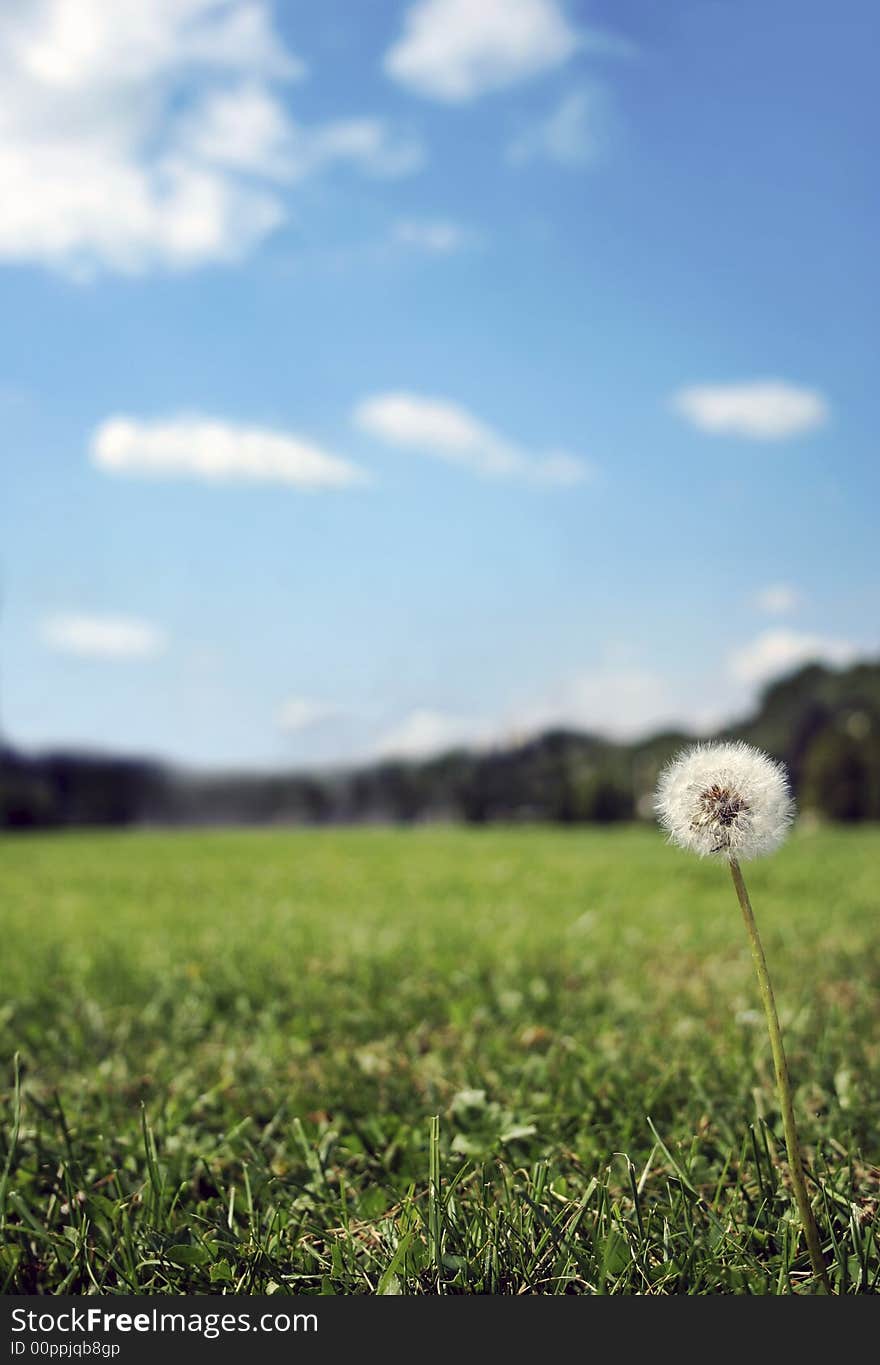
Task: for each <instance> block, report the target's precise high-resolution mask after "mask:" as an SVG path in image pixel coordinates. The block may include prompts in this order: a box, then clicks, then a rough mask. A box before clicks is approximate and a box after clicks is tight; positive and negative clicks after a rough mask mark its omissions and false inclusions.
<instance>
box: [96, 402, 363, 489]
mask: <svg viewBox="0 0 880 1365" xmlns="http://www.w3.org/2000/svg"><path fill="white" fill-rule="evenodd" d="M91 459H92V463H93V464H94V465H95V466H96V467H97V468H98V469H101V470H103V471H104V472H105V473H108V474H127V475H135V476H142V477H149V478H156V479H177V478H190V479H202V480H206V481H208V482H212V483H226V482H232V481H236V482H242V481H247V482H256V483H282V484H289V485H291V486H293V487H295V488H302V489H316V488H348V487H350V486H352V485H354V484H360V483H364V482H366V477H367V476H366V474H365V473H364V472H363V471H362V470H360V469H358V468H357V466H355V465H353V464H350V463H349V462H348V460H343V459H341V458H340V457H339V456H338V455H331V454H330V453H328V452H327V451H325V450H322V449H321V447H320V446H317V445H314V444H313V443H312V442H310V441H306V440H304V439H303V438H302V437H300V436H294V435H292V434H290V433H288V432H280V431H272V430H268V429H266V428H265V427H249V426H238V425H236V424H234V423H231V422H221V421H214V420H210V419H207V418H198V417H176V418H171V419H170V420H168V421H159V422H142V421H138V420H137V419H135V418H131V417H111V418H109V419H108V420H107V421H105V422H102V423H101V425H100V426H99V427H98V428H97V429H96V431H95V432H94V433H93V436H92V441H91Z"/></svg>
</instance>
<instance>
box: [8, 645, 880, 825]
mask: <svg viewBox="0 0 880 1365" xmlns="http://www.w3.org/2000/svg"><path fill="white" fill-rule="evenodd" d="M713 738H719V739H745V740H748V741H749V742H750V743H752V744H757V745H759V746H760V747H761V748H762V749H765V750H766V751H767V752H768V753H770V754H772V755H773V756H774V757H776V758H780V759H782V760H783V761H784V762H785V764H786V765H787V767H788V770H789V772H790V774H791V778H792V782H793V785H794V789H795V793H796V795H797V797H798V802H799V805H800V808H801V810H803V811H806V810H812V811H815V812H816V813H817V814H819V815H821V816H823V817H825V818H828V819H833V820H877V819H880V663H863V664H858V665H856V666H854V667H852V668H848V669H843V670H837V669H829V668H825V667H822V666H820V665H818V664H815V665H810V666H808V667H806V668H802V669H800V670H799V671H797V672H795V673H792V674H791V675H790V676H788V677H785V678H782V679H780V680H779V681H778V682H775V683H773V684H772V685H771V686H770V687H768V688H767V689H766V691H765V692H764V694H763V695H762V697H761V700H760V704H759V706H758V708H757V710H756V711H755V713H754V715H752V716H749V717H748V718H746V719H745V720H744V721H742V722H741V723H738V724H735V725H732V726H730V727H728V728H727V729H725V730H723V731H721V732H719V733H718V734H717V735H715V736H713ZM691 739H692V736H689V735H687V734H685V733H673V732H670V733H663V734H657V735H653V736H651V737H650V738H648V739H645V740H641V741H637V742H635V743H632V744H620V743H612V742H610V741H608V740H605V739H602V738H601V737H599V736H596V735H591V734H583V733H580V732H577V731H569V730H554V731H549V732H547V733H545V734H542V735H540V736H538V737H536V738H534V739H531V740H529V741H528V742H526V743H523V744H519V745H516V746H514V747H510V748H499V749H494V750H492V751H490V752H486V751H482V752H470V751H465V750H461V751H455V752H451V753H447V754H444V755H442V756H441V757H438V758H433V759H430V760H428V761H424V762H383V763H377V764H374V765H372V766H369V767H362V768H357V769H352V770H348V771H337V772H332V773H326V772H314V773H308V772H294V773H262V774H260V773H257V774H246V773H231V774H226V775H210V774H200V773H193V772H187V771H182V770H178V769H173V768H170V767H165V766H163V765H161V764H158V763H151V762H145V761H140V760H135V759H123V758H107V757H99V756H94V755H89V756H86V755H82V754H76V753H49V754H40V755H25V754H22V753H19V752H16V751H15V750H13V749H11V748H8V747H4V748H2V749H0V827H5V828H7V829H26V828H42V827H65V826H74V825H131V824H156V825H176V824H179V825H190V824H282V823H287V824H327V823H334V822H335V823H342V822H349V823H357V822H368V821H396V822H412V821H416V820H437V819H447V820H463V821H468V822H471V823H475V824H476V823H483V822H487V821H493V820H504V821H511V820H543V821H556V822H562V823H576V822H588V821H593V822H599V823H604V822H611V821H616V820H631V819H648V818H651V794H652V792H653V789H654V784H655V782H656V779H657V774H658V772H659V770H660V768H661V767H662V765H663V763H665V762H666V760H667V759H668V758H669V757H671V755H672V754H673V753H675V752H676V751H677V750H678V749H679V748H680V747H681V746H682V745H683V744H686V743H688V742H689V741H690V740H691Z"/></svg>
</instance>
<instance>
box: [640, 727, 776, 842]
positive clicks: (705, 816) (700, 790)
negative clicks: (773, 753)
mask: <svg viewBox="0 0 880 1365" xmlns="http://www.w3.org/2000/svg"><path fill="white" fill-rule="evenodd" d="M654 808H655V810H656V811H657V817H658V819H659V821H660V823H661V825H662V826H663V828H664V829H665V830H666V831H667V833H668V835H669V838H670V841H671V842H672V843H674V844H678V845H679V847H680V848H686V849H690V851H691V852H692V853H698V854H699V855H700V857H701V858H706V857H716V858H726V859H727V860H728V861H730V860H732V859H734V858H735V859H737V860H740V859H742V860H743V861H745V860H746V859H748V858H760V857H762V855H764V854H765V853H772V852H773V850H774V849H776V848H778V847H779V845H780V844H781V843H782V841H783V840H784V838H785V836H786V835H787V833H788V830H789V827H790V825H791V822H792V820H793V818H794V801H793V800H792V796H791V790H790V788H789V785H788V776H787V774H786V771H785V768H784V767H783V766H782V764H781V763H775V762H774V761H773V759H772V758H768V756H767V755H766V754H765V753H762V752H761V750H760V749H753V748H752V746H751V745H750V744H743V743H742V742H741V741H740V742H737V743H734V744H696V745H694V746H693V748H690V749H683V750H682V752H681V753H680V754H677V755H676V757H675V758H674V759H673V760H672V762H671V763H670V764H669V765H668V766H667V767H666V768H664V770H663V772H662V773H661V774H660V780H659V782H658V783H657V791H656V794H655V797H654Z"/></svg>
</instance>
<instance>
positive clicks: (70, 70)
mask: <svg viewBox="0 0 880 1365" xmlns="http://www.w3.org/2000/svg"><path fill="white" fill-rule="evenodd" d="M304 69H305V68H304V66H303V63H302V62H301V61H300V60H299V59H298V58H297V57H296V56H294V55H293V54H292V53H291V52H290V51H289V50H288V49H287V48H286V46H285V44H284V43H283V41H282V39H281V37H280V35H279V34H278V32H277V31H276V29H275V28H274V26H273V22H272V18H271V11H270V6H269V4H268V3H266V0H224V2H223V3H220V4H218V3H217V0H162V3H144V0H112V2H108V3H101V0H63V3H60V2H59V3H51V4H49V3H47V4H23V5H7V6H5V7H3V8H2V13H0V88H2V89H3V96H4V97H3V107H2V111H0V201H2V203H3V213H2V215H0V262H2V261H4V260H5V261H16V262H17V261H31V262H39V263H42V264H44V265H48V266H51V267H53V268H57V269H60V270H62V271H65V272H67V273H69V274H73V275H79V276H86V275H89V274H94V273H95V272H96V271H98V270H102V269H103V270H111V271H117V272H122V273H128V274H137V273H142V272H144V271H146V270H149V269H153V268H163V269H173V270H184V269H190V268H192V267H196V266H200V265H204V264H206V263H209V262H229V261H234V260H238V259H240V258H241V257H242V256H244V255H245V254H246V253H247V252H249V251H250V250H251V249H252V248H254V247H255V246H256V245H257V244H258V243H259V242H260V241H262V240H263V239H264V238H265V237H266V236H267V235H268V234H269V233H271V232H272V231H273V230H274V229H276V228H277V227H278V226H279V225H280V224H282V223H283V222H284V221H285V219H286V218H287V217H288V213H289V204H288V191H287V187H289V186H290V185H291V184H293V183H294V182H296V181H299V180H302V179H303V178H304V177H306V176H309V175H313V174H316V173H318V172H320V171H323V170H325V169H327V168H330V167H333V166H336V165H348V166H350V167H353V168H355V169H357V170H359V171H362V172H364V173H366V174H368V175H385V176H390V175H402V174H406V173H408V172H409V171H411V170H414V169H417V167H418V166H419V165H420V164H421V161H422V158H423V153H422V149H421V147H420V146H419V145H418V143H417V142H416V141H414V140H413V139H411V138H407V137H400V136H398V135H397V134H396V133H394V132H393V130H392V129H390V128H389V126H388V125H387V124H386V123H385V122H384V121H383V120H381V119H374V118H353V119H342V120H336V121H333V122H329V123H325V124H320V125H317V126H314V127H311V128H308V127H303V126H301V125H299V124H297V123H296V122H294V120H293V119H291V118H290V116H289V114H288V112H287V109H286V107H285V103H284V101H283V100H282V97H281V95H280V93H279V91H280V89H281V88H282V86H283V85H289V84H290V82H292V81H295V80H297V79H299V78H300V77H301V76H302V75H303V74H304Z"/></svg>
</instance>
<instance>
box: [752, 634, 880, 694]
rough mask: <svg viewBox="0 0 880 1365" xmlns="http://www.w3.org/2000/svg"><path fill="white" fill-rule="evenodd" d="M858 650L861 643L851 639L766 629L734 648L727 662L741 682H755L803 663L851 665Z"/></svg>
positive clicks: (777, 674) (767, 678)
mask: <svg viewBox="0 0 880 1365" xmlns="http://www.w3.org/2000/svg"><path fill="white" fill-rule="evenodd" d="M859 652H860V651H859V648H858V646H857V645H855V644H853V643H852V642H851V641H850V640H839V639H834V638H833V637H830V636H827V635H811V634H808V633H806V632H803V631H796V630H766V631H763V632H762V634H760V635H758V636H757V637H756V638H755V639H754V640H751V641H750V642H749V643H748V644H746V645H742V646H741V647H740V648H739V649H736V650H734V651H733V653H732V654H731V655H730V658H729V660H728V663H729V667H730V672H731V675H732V676H733V677H734V678H735V679H736V680H737V681H738V682H742V683H749V684H751V685H755V684H760V683H765V682H768V681H769V680H770V679H771V678H775V677H778V676H780V675H781V674H783V673H786V672H788V671H789V670H790V669H793V668H799V667H801V666H802V665H803V664H808V663H829V664H836V665H844V664H849V663H852V662H853V660H854V659H856V658H857V657H858V655H859Z"/></svg>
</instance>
